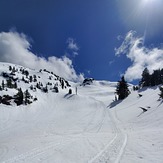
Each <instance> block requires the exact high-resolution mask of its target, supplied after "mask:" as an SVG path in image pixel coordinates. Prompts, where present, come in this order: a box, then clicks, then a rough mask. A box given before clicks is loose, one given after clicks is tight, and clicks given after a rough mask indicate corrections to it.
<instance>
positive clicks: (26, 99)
mask: <svg viewBox="0 0 163 163" xmlns="http://www.w3.org/2000/svg"><path fill="white" fill-rule="evenodd" d="M30 98H31V95H30V93H29V92H28V89H27V90H26V91H25V92H24V102H25V105H27V104H30Z"/></svg>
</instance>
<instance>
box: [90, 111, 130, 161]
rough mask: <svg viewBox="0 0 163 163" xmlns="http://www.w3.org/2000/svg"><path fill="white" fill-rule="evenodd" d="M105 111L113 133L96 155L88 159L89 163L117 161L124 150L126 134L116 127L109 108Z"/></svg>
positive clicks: (115, 120)
mask: <svg viewBox="0 0 163 163" xmlns="http://www.w3.org/2000/svg"><path fill="white" fill-rule="evenodd" d="M107 113H108V116H109V117H110V119H111V121H112V125H113V130H114V133H115V135H114V137H113V138H112V140H111V141H110V142H109V143H108V144H107V145H106V146H105V147H104V148H103V149H102V150H101V151H100V152H99V153H97V155H95V156H94V157H93V158H92V159H91V160H89V161H88V162H89V163H119V162H120V160H121V158H122V156H123V153H124V151H125V147H126V145H127V134H126V133H124V131H122V130H121V129H120V128H119V127H118V124H117V119H116V116H115V115H114V114H115V113H114V112H113V113H111V111H109V110H108V112H107ZM112 114H113V115H112Z"/></svg>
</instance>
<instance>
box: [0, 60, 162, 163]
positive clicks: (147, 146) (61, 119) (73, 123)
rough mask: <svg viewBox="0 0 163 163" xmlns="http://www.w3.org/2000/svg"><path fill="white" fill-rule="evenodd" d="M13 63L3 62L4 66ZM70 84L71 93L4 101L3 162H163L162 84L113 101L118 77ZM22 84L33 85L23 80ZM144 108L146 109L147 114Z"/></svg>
mask: <svg viewBox="0 0 163 163" xmlns="http://www.w3.org/2000/svg"><path fill="white" fill-rule="evenodd" d="M9 65H11V64H7V63H0V71H1V72H2V71H7V70H8V66H9ZM17 67H19V66H17ZM29 71H30V74H37V73H38V72H39V71H37V70H30V69H29ZM1 72H0V73H1ZM17 75H19V74H17ZM39 75H40V77H41V78H40V80H41V81H42V82H43V81H44V82H45V81H46V80H47V78H48V76H47V74H46V73H44V74H41V73H39ZM2 79H3V78H2V77H0V84H1V81H2ZM71 85H72V90H73V94H71V95H68V94H67V92H68V89H65V90H61V89H60V93H58V94H57V93H54V92H51V91H49V93H42V92H41V91H39V90H38V91H36V92H31V93H32V94H33V95H35V96H36V97H37V98H38V101H36V102H33V103H32V104H30V105H21V106H16V105H14V104H13V105H12V106H6V105H3V104H0V162H2V163H40V162H42V163H162V162H163V103H162V101H159V100H158V99H159V95H158V94H159V89H158V87H152V88H146V89H142V90H139V91H131V94H130V95H129V96H128V97H127V98H126V99H125V100H123V101H114V99H115V94H114V92H115V89H116V85H117V83H116V82H108V81H94V82H93V84H91V85H87V86H80V83H72V82H71ZM19 86H21V87H22V88H23V90H25V89H27V88H29V85H28V84H24V83H23V82H20V83H19ZM76 87H77V90H78V93H77V95H76V93H75V89H76ZM4 93H5V91H0V95H2V94H4ZM7 93H9V94H10V95H12V94H14V93H16V90H15V91H14V90H13V89H8V91H7ZM138 94H141V95H143V96H142V97H139V95H138ZM140 107H143V108H146V109H148V111H147V112H144V113H143V111H142V109H141V108H140Z"/></svg>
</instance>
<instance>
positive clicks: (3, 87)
mask: <svg viewBox="0 0 163 163" xmlns="http://www.w3.org/2000/svg"><path fill="white" fill-rule="evenodd" d="M2 89H3V90H4V89H5V83H4V80H2Z"/></svg>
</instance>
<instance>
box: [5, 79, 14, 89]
mask: <svg viewBox="0 0 163 163" xmlns="http://www.w3.org/2000/svg"><path fill="white" fill-rule="evenodd" d="M6 81H7V87H8V88H13V84H12V80H11V79H10V78H9V79H8V80H6Z"/></svg>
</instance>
